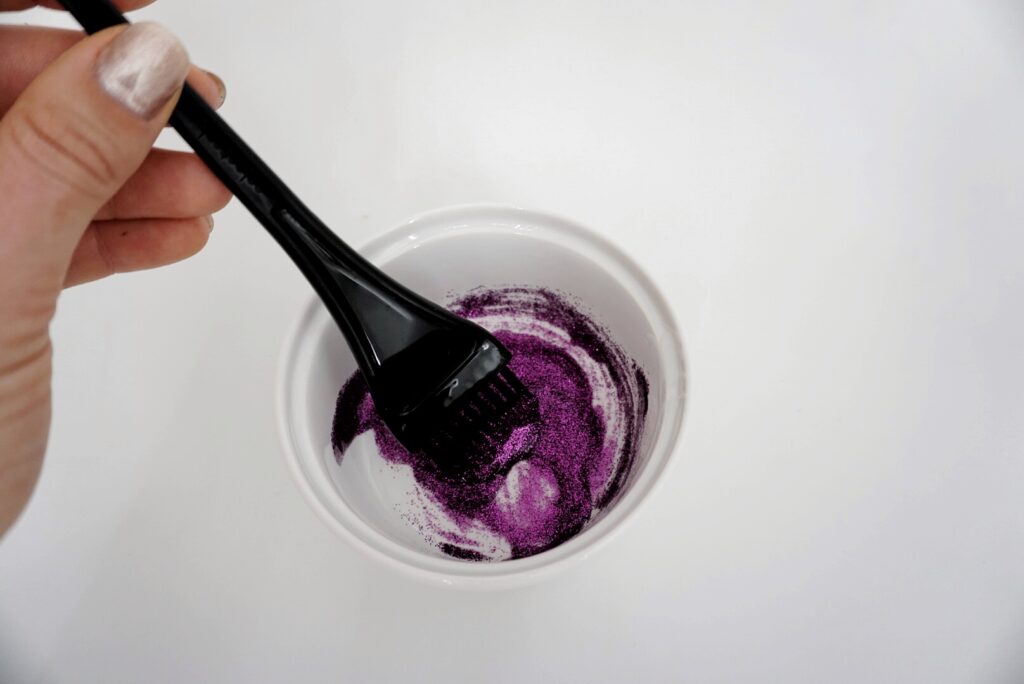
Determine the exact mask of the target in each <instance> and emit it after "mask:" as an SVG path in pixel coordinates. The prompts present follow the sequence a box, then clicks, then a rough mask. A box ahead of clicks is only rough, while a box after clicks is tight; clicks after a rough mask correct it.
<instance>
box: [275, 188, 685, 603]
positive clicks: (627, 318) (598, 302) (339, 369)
mask: <svg viewBox="0 0 1024 684" xmlns="http://www.w3.org/2000/svg"><path fill="white" fill-rule="evenodd" d="M363 254H364V255H365V256H366V257H367V258H368V259H370V260H371V261H372V262H373V263H376V264H378V265H380V266H381V268H383V269H384V270H385V272H387V273H388V275H390V276H392V277H393V278H395V279H396V280H398V281H399V282H400V283H403V284H405V285H406V286H408V287H410V288H412V289H413V290H414V291H415V292H417V293H419V294H421V295H423V296H425V297H427V298H429V299H432V300H433V301H437V302H444V301H446V300H449V299H450V298H451V295H452V294H453V293H456V294H462V293H467V292H470V291H472V290H474V289H476V288H480V287H488V288H502V287H507V286H508V285H510V284H512V285H515V286H517V287H523V286H526V287H543V288H551V289H553V290H555V291H557V292H559V293H562V294H563V295H565V296H567V297H570V298H572V300H573V301H575V302H576V303H577V304H578V306H580V307H581V308H582V310H583V311H585V312H586V313H587V315H588V316H590V317H591V319H592V320H594V321H595V322H597V323H598V324H600V325H602V326H604V327H605V328H606V329H607V330H609V331H611V333H612V334H613V336H614V341H615V344H616V345H618V347H619V349H621V350H622V352H623V353H624V354H625V356H626V358H627V359H629V360H630V361H629V362H630V363H635V364H637V365H638V366H639V367H640V368H642V369H643V370H644V372H645V373H646V375H647V378H648V381H647V390H646V396H645V397H644V399H645V400H646V401H647V405H648V411H647V413H646V415H645V416H644V424H643V434H642V435H641V439H640V441H639V443H638V444H637V447H636V450H635V455H634V456H633V460H632V462H631V465H630V472H629V477H628V478H627V479H626V480H625V482H624V483H623V486H622V489H621V490H620V491H619V493H618V494H617V495H616V496H615V499H614V502H613V503H612V504H611V505H606V506H604V507H602V509H601V510H600V511H599V513H598V514H597V515H594V516H592V517H591V519H590V521H589V522H588V524H587V527H586V528H585V529H584V530H582V531H580V533H579V534H577V535H576V536H575V537H573V538H572V539H570V540H568V541H566V542H565V543H563V544H560V545H559V546H558V547H557V548H554V549H549V550H548V551H547V552H545V553H540V554H536V555H534V556H531V557H529V558H519V559H515V560H511V561H508V562H503V563H466V562H465V561H460V560H455V559H452V558H450V557H448V556H445V555H444V554H443V553H441V551H440V550H439V549H438V544H439V542H443V541H446V540H445V539H444V538H443V537H438V536H437V535H434V534H433V532H436V531H437V530H438V529H443V528H444V527H445V522H444V521H450V525H451V527H452V528H453V530H454V531H456V532H458V535H459V536H460V537H467V536H470V537H474V536H475V538H476V541H477V543H478V544H480V548H479V551H480V552H481V553H482V554H483V555H485V556H488V557H490V558H493V559H500V558H502V557H503V556H504V557H506V558H507V556H508V555H509V554H510V553H511V548H510V547H509V546H508V540H506V539H505V538H504V537H501V536H500V535H499V536H497V537H495V536H494V535H492V534H490V533H489V532H488V531H487V529H486V528H482V529H480V530H478V532H480V534H477V535H467V534H466V530H465V528H463V527H462V526H461V525H460V524H459V523H457V522H454V521H451V519H450V518H449V517H448V515H447V514H446V512H445V510H444V509H443V508H439V507H436V506H432V505H431V504H430V503H428V502H429V501H430V500H432V499H433V497H432V495H430V494H429V492H427V491H426V490H424V489H422V488H421V487H420V486H419V485H418V484H417V483H416V481H415V478H414V476H413V474H412V469H411V468H409V467H408V466H402V467H396V466H395V465H394V464H389V463H388V462H387V461H386V460H385V459H383V458H382V457H381V455H380V452H379V451H378V449H377V447H376V444H375V443H374V440H373V439H372V438H368V437H364V438H362V439H356V440H355V441H354V442H353V443H352V444H351V445H349V447H348V448H347V449H346V451H345V456H344V458H343V459H342V460H341V463H340V465H339V464H338V463H337V459H336V456H335V451H334V448H333V445H332V444H331V432H332V430H331V428H332V419H333V415H334V407H335V402H336V401H337V399H338V388H339V387H341V386H342V385H344V384H345V383H346V382H347V381H348V379H349V378H350V377H351V376H352V373H354V372H355V370H356V361H355V359H354V358H353V355H352V353H351V352H350V351H349V350H348V349H347V348H346V345H345V341H344V339H343V338H342V335H341V331H340V330H338V327H337V325H336V324H335V323H334V321H333V320H331V315H330V314H329V313H328V312H327V308H326V307H325V306H323V305H322V304H321V303H320V300H318V299H316V298H315V297H311V298H310V299H311V303H310V305H307V306H306V307H304V311H303V313H302V315H301V316H300V317H299V320H298V321H297V325H295V326H294V327H293V328H292V330H291V331H290V332H289V335H288V337H287V340H286V342H285V344H284V348H283V349H282V354H281V362H280V366H281V368H280V370H279V374H278V383H277V392H276V394H277V413H278V420H279V424H280V433H281V443H282V446H283V447H284V450H285V454H286V458H287V459H288V461H289V464H290V465H291V472H292V475H293V477H294V478H295V481H296V483H297V484H298V485H299V488H300V490H301V491H302V493H303V494H304V495H305V496H306V499H307V501H309V503H310V506H312V508H313V510H315V511H316V512H317V513H318V514H319V515H320V517H321V518H322V519H323V520H324V522H325V523H327V525H328V526H330V527H331V528H332V529H334V530H336V531H337V532H338V534H339V535H341V536H342V537H344V538H346V539H347V540H349V541H350V542H351V543H353V544H355V545H356V546H357V547H359V548H360V549H362V550H363V551H365V552H366V553H367V554H369V555H370V556H373V557H375V558H376V559H378V560H380V561H382V562H384V563H386V564H387V565H389V566H391V567H392V568H393V569H399V570H402V571H404V572H405V573H407V574H409V575H410V576H413V577H416V578H418V579H420V580H422V581H428V582H430V583H433V584H443V585H448V586H454V585H457V586H459V587H464V588H471V589H480V590H494V589H508V588H511V587H521V586H525V585H527V584H533V583H535V582H538V581H541V580H542V579H543V578H547V577H550V576H551V575H553V574H554V573H555V572H556V571H564V570H565V569H567V568H568V567H570V566H571V565H572V564H575V563H577V562H579V561H580V560H581V559H583V558H584V557H589V556H590V555H591V554H593V553H594V552H595V551H596V550H597V549H598V548H600V547H601V546H602V545H604V544H606V543H608V541H609V540H610V539H611V538H612V537H613V535H614V534H616V533H618V532H619V531H620V530H621V528H622V526H623V523H624V522H625V521H626V520H628V519H629V518H632V517H634V516H635V515H636V511H637V510H639V506H640V505H641V504H642V503H643V502H644V501H645V500H646V499H648V498H649V497H650V494H651V492H652V491H654V489H655V488H656V487H657V485H660V484H661V482H662V480H663V479H664V477H665V473H666V471H667V466H668V464H669V463H670V462H672V461H673V460H674V458H675V456H676V453H677V450H676V446H677V444H678V438H679V430H680V427H681V424H682V417H683V402H684V396H685V391H686V382H685V375H684V372H683V366H684V361H683V343H682V339H681V337H680V334H679V330H678V328H677V326H676V324H675V321H673V320H672V315H671V314H670V313H669V310H668V304H667V302H666V301H665V300H664V298H663V297H662V296H661V293H660V292H658V291H657V290H656V288H655V287H654V285H653V284H652V283H651V282H650V280H649V279H648V278H646V277H645V276H644V274H643V272H642V271H641V270H640V268H639V267H638V266H637V265H636V264H635V263H632V262H630V260H629V259H628V258H627V257H626V256H625V255H624V254H623V253H622V252H621V251H620V250H618V249H617V248H616V247H614V246H613V245H612V244H610V243H608V242H607V241H606V240H604V239H603V238H602V237H601V236H600V235H598V234H597V233H594V232H593V231H590V230H587V229H586V228H583V227H582V226H579V225H577V224H575V223H573V222H571V221H566V220H565V219H562V218H559V217H555V216H550V215H548V214H543V213H539V212H535V211H526V210H523V209H514V208H511V207H496V206H490V205H473V206H461V207H450V208H447V209H440V210H435V211H430V212H427V213H426V214H421V215H419V216H416V217H414V218H412V219H410V220H409V221H408V222H407V223H405V224H403V225H400V226H398V227H396V228H395V229H393V230H390V231H387V232H386V233H384V234H383V235H381V236H379V237H377V238H376V239H374V240H373V241H372V242H370V243H369V244H368V245H366V246H365V247H364V249H363ZM439 265H443V267H439ZM527 299H529V298H527ZM676 303H677V304H686V303H687V302H684V301H677V302H676ZM689 303H690V304H691V305H692V304H693V300H692V299H691V300H690V302H689ZM524 312H525V310H524ZM502 319H503V317H501V316H498V317H497V319H496V320H495V319H492V320H491V321H490V324H489V323H488V322H485V321H484V320H483V319H478V320H477V322H478V323H480V324H481V325H483V326H484V327H486V328H489V329H492V330H495V329H503V330H515V328H516V326H512V327H509V325H508V324H509V321H508V320H507V318H505V319H504V320H502ZM494 323H497V324H498V328H492V327H491V324H494ZM519 323H520V324H522V323H524V321H519ZM525 323H526V325H525V327H520V328H519V331H520V332H526V333H527V334H534V335H535V334H537V332H536V326H537V325H538V319H536V318H529V319H528V321H526V322H525ZM548 323H550V321H548ZM557 329H558V331H559V332H560V333H562V334H563V335H565V334H567V333H566V331H565V330H562V329H561V328H557ZM554 338H555V339H556V340H557V339H559V336H558V335H557V334H556V335H555V336H554ZM562 339H564V338H562ZM549 341H550V340H549ZM579 351H580V354H581V355H582V358H583V359H585V360H584V361H582V363H581V368H582V369H583V372H584V373H585V374H586V376H587V378H588V379H589V381H591V382H593V383H594V392H595V396H599V395H600V393H601V389H600V388H601V387H602V386H603V384H602V383H603V381H602V380H600V379H599V378H601V377H602V376H604V377H607V369H604V370H602V369H601V368H600V367H599V366H598V365H597V364H596V363H595V361H594V360H593V359H592V358H591V357H590V356H588V351H589V350H579ZM574 356H575V355H574ZM576 359H577V361H581V360H582V359H581V358H580V357H576ZM606 391H609V392H611V393H612V396H613V397H614V396H616V394H615V393H616V390H615V389H614V388H612V387H610V385H609V386H607V388H606ZM627 391H630V392H633V393H635V391H636V387H635V386H634V387H633V389H632V390H627ZM625 401H627V399H626V398H625V397H622V396H618V397H617V398H616V399H613V403H611V404H610V405H609V404H607V403H606V404H604V410H603V411H602V410H601V409H600V408H599V409H598V410H599V411H601V413H602V415H604V416H606V417H607V419H608V420H609V423H608V424H607V427H608V432H609V434H612V435H615V434H619V435H620V437H622V436H623V435H622V433H623V432H625V431H624V430H621V429H616V427H615V420H616V419H615V418H614V416H615V411H616V409H619V408H621V407H622V402H625ZM619 448H620V449H621V442H619ZM523 465H524V466H527V465H528V464H527V463H523ZM542 467H543V466H542ZM512 479H513V476H512V473H511V472H510V473H509V482H511V481H512ZM517 479H518V478H517ZM605 484H608V483H607V482H605ZM509 486H511V485H509ZM515 489H518V487H515ZM503 491H505V493H506V499H507V494H508V490H503ZM593 495H594V497H595V499H599V498H601V496H602V491H594V492H593ZM498 497H499V499H498V500H499V501H500V497H501V492H499V493H498ZM427 507H429V510H431V511H432V512H431V513H427V514H425V515H424V511H425V510H428V509H427ZM460 528H462V529H460ZM460 545H461V544H460ZM469 548H472V547H469ZM498 549H501V550H500V551H499V550H498Z"/></svg>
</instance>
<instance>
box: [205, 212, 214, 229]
mask: <svg viewBox="0 0 1024 684" xmlns="http://www.w3.org/2000/svg"><path fill="white" fill-rule="evenodd" d="M206 229H207V230H208V231H210V232H211V233H212V232H213V216H212V215H211V216H207V217H206Z"/></svg>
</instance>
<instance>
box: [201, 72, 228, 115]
mask: <svg viewBox="0 0 1024 684" xmlns="http://www.w3.org/2000/svg"><path fill="white" fill-rule="evenodd" d="M203 71H206V70H205V69H203ZM206 75H207V76H209V77H210V78H212V79H213V82H214V83H215V84H216V85H217V106H218V107H220V106H221V105H222V104H224V100H226V99H228V87H227V86H226V85H224V79H222V78H221V77H220V76H218V75H217V74H215V73H213V72H212V71H206Z"/></svg>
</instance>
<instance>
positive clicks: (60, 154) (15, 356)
mask: <svg viewBox="0 0 1024 684" xmlns="http://www.w3.org/2000/svg"><path fill="white" fill-rule="evenodd" d="M151 1H152V0H120V1H119V2H117V3H116V4H117V5H118V6H119V7H120V9H121V10H123V11H129V10H132V9H136V8H138V7H141V6H143V5H147V4H149V3H150V2H151ZM35 4H38V5H42V6H46V7H53V8H56V7H57V5H56V4H55V3H52V2H48V1H47V2H38V3H34V2H31V1H30V0H0V11H11V10H20V9H26V8H28V7H31V6H33V5H35ZM121 30H123V27H119V28H114V29H109V30H108V31H104V32H101V33H99V34H97V35H95V36H91V37H89V38H84V37H83V35H82V34H81V33H78V32H73V31H58V30H53V29H43V28H33V27H24V26H0V536H2V535H3V534H4V533H5V532H6V531H7V530H8V529H9V528H10V527H11V526H12V525H13V524H14V522H15V521H16V520H17V518H18V517H19V515H20V514H21V512H22V510H23V509H24V508H25V506H26V504H27V503H28V501H29V498H30V497H31V494H32V491H33V489H34V488H35V486H36V482H37V480H38V478H39V473H40V469H41V467H42V463H43V456H44V453H45V451H46V442H47V435H48V433H49V429H50V375H51V358H52V355H53V346H52V344H51V340H50V334H49V327H50V322H51V320H52V318H53V316H54V313H55V310H56V304H57V299H58V297H59V295H60V293H61V291H62V290H63V289H64V288H66V287H71V286H77V285H80V284H82V283H87V282H89V281H93V280H96V279H99V278H104V277H107V276H110V275H113V274H115V273H118V272H124V271H136V270H142V269H148V268H155V267H157V266H163V265H166V264H170V263H173V262H176V261H180V260H182V259H184V258H186V257H189V256H191V255H193V254H195V253H196V252H198V251H199V250H200V249H202V248H203V246H204V245H205V244H206V242H207V239H208V237H209V235H210V229H211V228H212V219H211V218H210V216H211V215H212V214H213V213H214V212H216V211H218V210H220V209H221V208H223V207H224V205H226V204H227V202H228V200H229V199H230V195H229V193H228V191H227V190H226V189H225V188H224V187H223V186H222V185H221V184H220V182H219V181H217V179H216V178H215V177H214V176H213V174H212V173H211V172H210V171H209V170H207V169H206V167H205V166H203V164H202V163H201V162H200V161H199V160H198V159H197V158H196V157H195V156H194V155H192V154H187V153H182V152H172V151H168V150H160V149H154V148H152V145H153V142H154V140H155V138H156V136H157V135H158V134H159V132H160V130H161V129H162V128H163V126H164V125H165V124H166V122H167V119H168V117H169V116H170V113H171V110H172V109H173V107H174V102H175V100H176V99H177V93H176V92H175V94H174V95H173V96H172V98H171V100H170V101H168V102H167V103H166V105H165V106H163V107H162V108H161V109H160V111H159V112H158V113H157V114H156V115H154V116H152V117H151V118H147V119H144V120H143V119H141V118H139V117H133V116H132V115H131V114H130V113H129V112H127V111H125V110H124V109H123V108H119V107H118V105H117V103H115V102H113V101H112V100H110V98H109V97H107V96H106V95H105V94H104V93H103V92H102V91H101V90H100V89H99V86H98V84H97V83H96V80H95V78H94V77H93V71H94V64H95V62H96V60H97V58H98V56H99V55H100V54H101V53H102V51H103V49H104V48H105V47H106V46H107V45H108V44H109V43H110V41H111V40H113V39H114V38H115V37H116V36H117V35H118V33H119V32H120V31H121ZM182 66H183V67H184V63H183V64H182ZM182 71H184V68H183V70H182ZM188 82H189V83H190V84H191V85H192V87H194V88H195V89H196V90H197V91H198V92H199V93H200V95H202V96H203V98H204V99H206V100H207V101H208V102H209V103H210V104H211V105H213V106H218V107H219V106H220V104H221V103H222V102H223V99H224V86H223V84H222V82H221V81H220V79H218V78H217V77H215V76H213V75H212V74H209V73H207V72H205V71H203V70H200V69H197V68H196V67H192V69H191V71H190V72H189V75H188ZM125 286H126V287H130V283H129V282H126V283H125ZM59 343H60V344H73V343H74V341H73V340H60V341H59Z"/></svg>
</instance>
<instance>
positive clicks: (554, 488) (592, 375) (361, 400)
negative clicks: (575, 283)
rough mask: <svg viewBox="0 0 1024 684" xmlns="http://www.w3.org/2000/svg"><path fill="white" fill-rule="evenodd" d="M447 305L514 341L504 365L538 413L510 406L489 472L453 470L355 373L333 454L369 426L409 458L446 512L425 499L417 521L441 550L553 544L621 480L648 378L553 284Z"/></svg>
mask: <svg viewBox="0 0 1024 684" xmlns="http://www.w3.org/2000/svg"><path fill="white" fill-rule="evenodd" d="M450 308H451V309H452V311H454V312H455V313H457V314H459V315H462V316H464V317H466V318H469V319H473V320H477V321H478V322H479V323H480V324H481V325H484V327H487V328H488V329H490V330H491V332H492V333H493V334H494V335H495V337H497V338H498V339H499V340H500V341H501V342H502V343H503V344H504V345H505V346H506V347H508V349H509V350H510V351H511V352H512V360H511V361H510V363H509V366H510V368H511V369H512V371H513V372H514V373H515V374H516V375H517V376H518V377H519V379H520V380H521V381H522V382H523V384H524V385H526V387H527V388H528V389H529V390H530V391H531V392H532V393H533V394H534V396H535V397H536V400H537V407H536V408H537V410H538V412H539V417H540V419H539V421H538V422H536V423H525V424H523V423H522V422H514V421H516V417H515V416H511V417H509V418H508V420H510V421H513V422H511V423H510V424H508V425H507V426H506V427H507V428H508V432H507V434H509V435H510V436H509V437H508V438H507V440H505V442H504V444H503V445H499V446H498V448H496V449H495V452H494V453H493V454H488V455H487V456H488V460H492V461H494V463H495V467H494V468H493V469H491V471H490V472H492V473H493V475H492V476H491V477H489V478H487V479H485V480H484V481H482V482H479V481H477V482H465V481H463V482H455V481H452V480H450V479H445V478H443V477H442V476H440V475H438V474H437V470H436V469H435V468H433V467H431V466H432V464H431V462H430V461H429V459H428V458H427V457H426V456H425V455H423V454H421V453H409V452H408V451H406V450H405V449H404V448H403V447H402V446H401V445H400V444H399V443H398V442H397V440H395V438H394V437H393V436H392V435H391V433H390V432H389V431H388V429H387V428H386V427H385V426H384V424H383V422H382V421H381V420H380V418H379V417H378V416H377V414H376V412H375V410H374V407H373V400H372V399H371V398H370V396H369V392H368V390H367V387H366V382H365V381H364V380H363V378H362V375H361V374H359V373H356V374H355V375H353V376H352V377H351V378H350V379H349V380H348V382H346V383H345V386H344V387H343V388H342V390H341V392H340V394H339V395H338V402H337V406H336V409H335V415H334V427H333V434H332V442H333V444H334V449H335V454H336V455H337V457H338V459H339V460H340V459H341V457H342V455H343V454H344V452H345V450H346V449H347V448H348V446H349V444H351V443H352V440H353V439H355V438H356V437H357V436H358V435H360V434H362V433H364V432H367V431H373V433H374V438H375V441H376V444H377V448H378V450H379V452H380V454H381V455H382V456H383V458H384V459H385V460H387V461H389V462H391V463H395V464H404V465H408V466H411V468H412V470H413V474H414V476H415V478H416V481H417V483H418V484H419V486H420V487H421V489H422V498H424V500H425V501H427V502H430V503H431V504H433V507H434V508H439V509H440V511H441V512H442V513H441V514H442V515H443V517H444V518H445V519H446V522H447V524H441V523H440V522H439V521H438V520H437V518H436V516H435V515H433V514H431V513H429V511H427V513H426V515H425V519H426V520H427V525H426V526H427V527H428V528H429V529H427V530H425V533H426V534H428V538H429V539H430V540H431V541H432V542H433V543H435V544H437V546H438V548H439V549H440V550H441V551H442V552H443V553H445V554H447V555H449V556H452V557H454V558H460V559H463V560H470V561H479V560H489V559H492V558H497V557H506V558H521V557H524V556H530V555H533V554H535V553H539V552H541V551H544V550H546V549H550V548H552V547H554V546H557V545H558V544H560V543H562V542H563V541H565V540H567V539H569V538H571V537H573V536H574V535H576V534H578V533H579V532H580V531H581V530H582V529H583V528H584V527H585V526H586V525H587V523H588V522H589V521H590V520H591V519H593V518H594V516H596V515H597V514H598V513H600V512H601V511H602V510H603V509H604V508H605V507H607V506H608V505H609V504H610V503H612V502H613V501H614V499H615V497H616V496H617V495H618V494H619V492H620V491H621V490H622V487H623V485H624V484H625V482H626V479H627V478H628V476H629V473H630V472H631V469H632V467H633V464H634V461H635V458H636V452H637V449H638V448H639V442H640V436H641V435H642V432H643V424H644V418H645V417H646V414H647V392H648V385H647V379H646V377H645V376H644V374H643V371H642V370H641V369H640V368H639V367H638V366H637V365H636V363H635V362H634V361H633V360H632V359H630V358H629V357H628V356H627V355H626V354H625V353H624V352H623V351H622V350H621V349H620V348H619V347H618V345H616V344H615V343H614V342H613V341H612V339H611V338H610V337H609V335H608V333H607V331H605V330H604V329H603V328H602V327H601V326H599V325H597V324H596V323H595V322H594V321H592V320H591V319H590V318H589V317H588V316H587V315H585V314H584V313H582V312H581V311H580V310H579V309H578V308H577V307H575V306H574V305H573V304H572V303H571V302H570V301H569V300H568V299H567V298H565V297H563V296H561V295H559V294H557V293H555V292H552V291H550V290H546V289H534V288H501V289H479V290H474V291H473V292H471V293H469V294H467V295H465V296H463V297H461V298H459V299H457V300H456V301H455V302H454V303H453V304H452V305H451V306H450ZM534 415H537V414H534ZM426 509H427V507H426V506H425V511H426ZM481 529H483V530H485V531H486V532H487V533H489V534H490V535H492V536H493V537H495V538H497V540H498V541H499V542H500V546H501V547H502V548H503V549H505V553H504V554H501V553H499V549H498V546H499V544H495V545H494V548H490V547H486V546H484V547H482V546H481V544H480V542H479V540H478V537H479V531H480V530H481Z"/></svg>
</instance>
